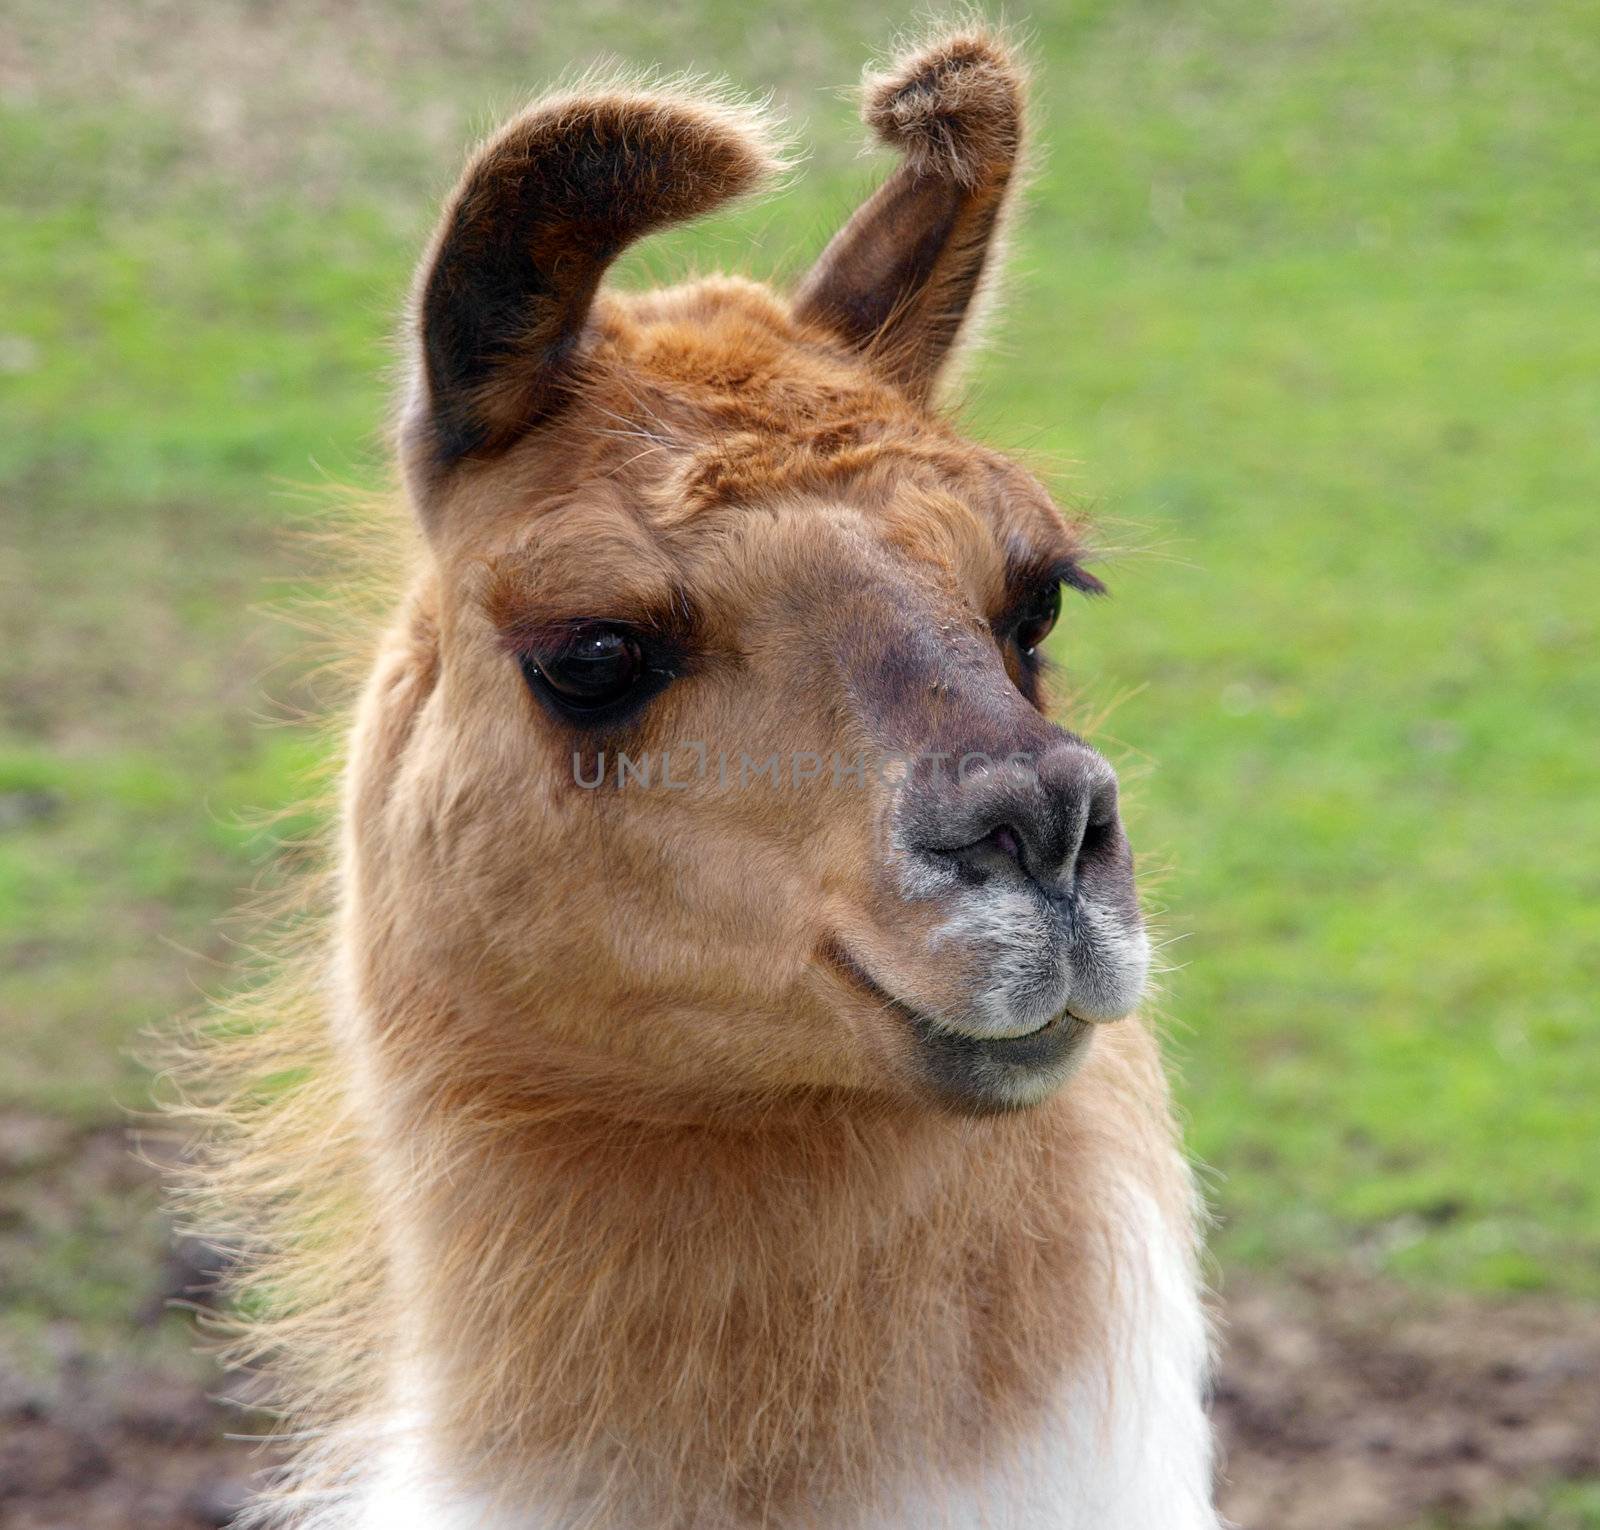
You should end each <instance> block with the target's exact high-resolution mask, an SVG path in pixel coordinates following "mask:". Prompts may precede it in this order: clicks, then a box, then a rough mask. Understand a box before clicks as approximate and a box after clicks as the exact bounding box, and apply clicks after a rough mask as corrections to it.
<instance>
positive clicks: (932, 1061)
mask: <svg viewBox="0 0 1600 1530" xmlns="http://www.w3.org/2000/svg"><path fill="white" fill-rule="evenodd" d="M822 954H823V957H824V959H825V960H826V961H827V963H828V965H829V966H830V967H831V968H832V969H833V970H834V972H835V973H837V974H838V975H839V976H840V977H841V978H842V979H843V980H844V981H845V982H847V983H848V984H849V986H850V987H851V988H852V989H854V990H855V991H856V992H857V993H859V994H860V995H862V996H863V997H865V998H867V999H870V1000H871V1001H872V1002H873V1004H875V1005H876V1006H877V1007H878V1008H879V1009H882V1010H884V1011H886V1012H888V1013H890V1014H894V1015H897V1016H898V1017H900V1018H901V1019H902V1020H904V1021H905V1022H906V1025H907V1028H908V1029H909V1030H910V1032H911V1035H912V1038H913V1040H914V1041H915V1042H916V1045H917V1051H918V1054H919V1056H920V1058H921V1061H922V1064H923V1069H924V1071H925V1074H926V1076H927V1080H928V1082H929V1084H930V1085H931V1086H932V1088H933V1091H934V1093H935V1094H936V1095H937V1096H938V1098H939V1099H940V1101H941V1103H943V1104H945V1105H947V1106H950V1107H951V1108H954V1109H957V1110H960V1111H962V1112H963V1113H969V1114H976V1115H990V1114H994V1113H996V1112H998V1111H1005V1110H1015V1109H1019V1108H1022V1107H1024V1106H1028V1105H1034V1104H1037V1103H1039V1102H1040V1101H1041V1100H1043V1099H1045V1098H1046V1097H1047V1096H1049V1095H1050V1094H1053V1093H1054V1092H1055V1090H1056V1089H1058V1088H1059V1087H1060V1086H1061V1085H1062V1084H1064V1083H1065V1082H1066V1081H1067V1079H1068V1078H1069V1077H1070V1076H1071V1075H1072V1073H1073V1072H1074V1071H1076V1069H1077V1066H1078V1064H1079V1063H1080V1062H1081V1061H1082V1059H1083V1055H1084V1053H1085V1052H1086V1051H1087V1049H1088V1043H1089V1041H1090V1038H1091V1037H1092V1036H1093V1034H1094V1031H1095V1026H1094V1025H1093V1024H1092V1023H1091V1022H1090V1021H1087V1020H1081V1019H1079V1018H1078V1016H1076V1015H1074V1014H1072V1013H1071V1012H1070V1011H1068V1010H1063V1011H1062V1012H1061V1013H1060V1014H1059V1015H1055V1016H1053V1017H1052V1018H1051V1019H1049V1020H1046V1021H1045V1022H1044V1024H1043V1025H1040V1026H1038V1027H1036V1028H1035V1029H1033V1030H1031V1031H1025V1032H1024V1033H1022V1034H1021V1035H1017V1036H980V1035H974V1034H973V1033H972V1032H970V1031H960V1030H953V1029H952V1028H951V1027H950V1026H949V1024H948V1023H946V1022H943V1021H940V1020H936V1019H934V1018H933V1017H932V1016H930V1015H927V1014H924V1013H923V1012H922V1011H921V1010H918V1009H916V1008H914V1007H913V1006H912V1005H910V1004H907V1003H906V1002H905V1000H903V999H899V998H896V997H895V996H894V995H893V994H892V993H890V992H889V991H888V990H887V989H886V988H884V987H883V985H882V984H880V983H879V982H877V981H876V980H875V979H874V978H873V977H872V975H871V974H870V973H868V972H867V971H866V970H865V969H864V968H863V967H862V965H861V964H860V962H858V961H857V960H856V959H855V958H854V957H853V956H851V954H850V953H849V951H847V950H846V949H845V948H844V946H843V945H841V944H840V943H839V942H837V941H830V942H828V944H827V945H826V946H825V947H824V948H823V953H822Z"/></svg>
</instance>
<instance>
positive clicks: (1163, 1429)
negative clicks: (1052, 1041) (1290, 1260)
mask: <svg viewBox="0 0 1600 1530" xmlns="http://www.w3.org/2000/svg"><path fill="white" fill-rule="evenodd" d="M1123 1200H1124V1204H1123V1206H1122V1208H1121V1215H1120V1216H1119V1218H1118V1219H1117V1222H1118V1225H1119V1226H1120V1227H1121V1228H1122V1230H1123V1248H1122V1249H1121V1251H1120V1253H1121V1261H1120V1262H1121V1272H1122V1279H1121V1280H1120V1282H1119V1284H1118V1287H1117V1290H1118V1296H1119V1308H1118V1310H1117V1311H1116V1312H1114V1313H1111V1314H1107V1318H1108V1321H1109V1322H1110V1324H1111V1326H1112V1330H1113V1334H1114V1338H1115V1342H1114V1343H1113V1344H1111V1345H1109V1346H1107V1353H1108V1355H1109V1357H1110V1362H1111V1365H1110V1374H1095V1375H1080V1376H1077V1377H1075V1378H1073V1379H1072V1380H1071V1381H1070V1382H1069V1384H1068V1385H1067V1386H1066V1387H1065V1388H1064V1389H1063V1391H1062V1394H1061V1396H1060V1397H1059V1399H1058V1400H1057V1402H1056V1404H1055V1405H1054V1407H1052V1408H1051V1409H1050V1410H1049V1411H1048V1412H1047V1413H1046V1414H1045V1415H1043V1416H1041V1417H1040V1419H1039V1421H1038V1427H1037V1429H1036V1430H1035V1431H1034V1432H1033V1434H1032V1436H1031V1437H1030V1438H1029V1439H1027V1440H1026V1441H1024V1442H1023V1443H1021V1444H1020V1445H1019V1446H1016V1447H1015V1448H1014V1449H1012V1450H1011V1451H1010V1452H1009V1453H1008V1455H1007V1456H1006V1458H1004V1459H1001V1460H996V1461H994V1462H991V1463H989V1464H988V1465H987V1466H986V1468H985V1469H983V1470H982V1471H981V1472H979V1473H977V1474H975V1475H973V1476H972V1477H970V1478H968V1479H966V1480H960V1481H950V1482H943V1481H939V1480H938V1478H937V1476H935V1482H936V1484H937V1485H936V1486H935V1487H933V1488H932V1489H931V1490H930V1488H929V1486H928V1477H929V1475H930V1474H936V1473H937V1472H938V1469H939V1464H938V1463H936V1462H929V1463H927V1465H926V1468H920V1467H914V1468H913V1473H912V1475H913V1481H912V1483H911V1484H906V1483H904V1482H901V1483H898V1484H896V1485H892V1486H886V1489H885V1493H884V1499H883V1501H882V1502H881V1503H880V1504H878V1505H875V1506H863V1507H862V1508H861V1509H860V1510H859V1511H857V1512H854V1513H851V1514H850V1515H849V1516H848V1517H846V1518H838V1519H834V1520H830V1521H828V1522H826V1523H818V1522H813V1521H811V1520H809V1519H808V1520H806V1521H804V1530H1217V1527H1218V1525H1219V1521H1218V1519H1217V1516H1216V1512H1215V1510H1214V1509H1213V1508H1212V1483H1211V1473H1212V1462H1211V1431H1210V1427H1209V1425H1208V1422H1207V1419H1206V1416H1205V1411H1204V1407H1203V1402H1202V1398H1203V1393H1204V1388H1205V1378H1206V1369H1207V1364H1208V1353H1209V1346H1208V1339H1207V1331H1206V1322H1205V1317H1204V1314H1203V1312H1202V1309H1201V1304H1200V1298H1199V1292H1198V1281H1197V1279H1196V1273H1195V1267H1194V1253H1193V1248H1192V1245H1191V1243H1190V1241H1189V1240H1188V1239H1187V1238H1185V1237H1182V1236H1180V1235H1179V1234H1178V1233H1176V1232H1175V1231H1174V1229H1173V1228H1172V1226H1171V1225H1170V1222H1169V1221H1168V1220H1167V1219H1166V1218H1165V1217H1163V1216H1162V1215H1161V1214H1160V1212H1159V1210H1158V1209H1157V1207H1156V1205H1155V1203H1154V1201H1153V1200H1152V1199H1151V1197H1150V1195H1149V1194H1148V1192H1146V1191H1145V1190H1144V1189H1142V1188H1141V1187H1139V1186H1136V1185H1132V1184H1128V1185H1126V1186H1125V1189H1124V1194H1123ZM384 1432H385V1433H386V1434H387V1436H388V1439H387V1442H386V1443H385V1444H384V1445H383V1446H382V1447H381V1448H380V1449H377V1450H375V1451H374V1455H375V1457H376V1458H377V1461H378V1463H379V1464H378V1467H377V1470H376V1472H375V1475H374V1477H373V1479H372V1480H371V1482H370V1483H369V1484H367V1485H366V1487H365V1488H364V1490H363V1491H362V1492H361V1493H360V1494H359V1495H357V1497H356V1498H355V1499H354V1500H353V1501H347V1502H346V1503H344V1504H343V1505H342V1506H338V1507H335V1506H328V1507H326V1508H324V1509H323V1510H321V1511H318V1512H317V1513H314V1514H313V1515H312V1516H311V1517H310V1518H309V1519H300V1520H294V1519H291V1520H290V1521H289V1523H291V1524H293V1525H295V1526H296V1530H301V1527H304V1530H621V1527H614V1526H611V1525H600V1524H596V1523H595V1522H594V1521H593V1520H592V1519H591V1518H590V1517H589V1514H588V1512H587V1511H586V1510H585V1509H584V1508H583V1507H582V1506H577V1507H572V1506H567V1507H564V1508H553V1507H549V1506H543V1507H541V1506H540V1505H538V1504H529V1503H526V1502H521V1503H517V1504H515V1505H506V1506H495V1505H493V1504H491V1503H489V1502H487V1501H485V1499H483V1498H482V1497H481V1496H477V1495H473V1494H469V1493H462V1492H458V1491H452V1490H451V1489H450V1487H449V1486H448V1485H447V1484H448V1482H449V1478H450V1475H451V1474H450V1471H449V1465H448V1463H443V1462H438V1461H432V1460H430V1459H429V1450H428V1442H429V1430H428V1428H427V1418H426V1409H425V1406H422V1407H418V1408H416V1409H412V1410H409V1416H405V1417H401V1416H396V1417H395V1418H394V1419H393V1420H392V1421H391V1423H390V1425H389V1427H388V1428H387V1430H386V1431H384ZM627 1530H656V1527H654V1526H652V1525H650V1524H649V1523H648V1522H637V1523H630V1524H629V1526H628V1527H627ZM674 1530H675V1527H674ZM695 1530H744V1527H742V1526H738V1525H734V1524H725V1523H722V1522H720V1521H719V1522H717V1523H712V1522H710V1521H708V1522H707V1523H706V1524H704V1525H700V1524H698V1523H697V1524H696V1526H695Z"/></svg>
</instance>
